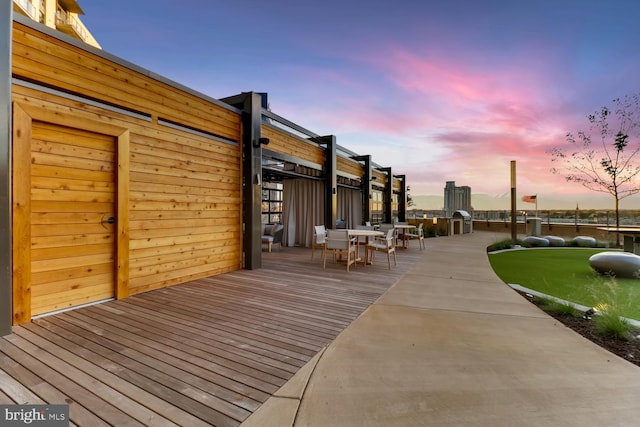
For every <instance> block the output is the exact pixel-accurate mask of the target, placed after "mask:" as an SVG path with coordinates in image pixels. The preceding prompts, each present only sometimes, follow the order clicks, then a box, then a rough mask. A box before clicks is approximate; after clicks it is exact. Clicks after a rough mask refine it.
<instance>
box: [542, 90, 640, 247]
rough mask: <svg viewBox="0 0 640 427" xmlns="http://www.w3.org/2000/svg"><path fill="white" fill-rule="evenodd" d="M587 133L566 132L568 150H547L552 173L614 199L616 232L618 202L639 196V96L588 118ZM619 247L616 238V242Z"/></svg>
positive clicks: (566, 148)
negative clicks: (632, 196)
mask: <svg viewBox="0 0 640 427" xmlns="http://www.w3.org/2000/svg"><path fill="white" fill-rule="evenodd" d="M587 119H588V121H589V129H588V131H579V132H578V133H577V134H574V133H573V132H568V133H567V135H566V141H567V143H568V146H567V147H561V148H553V149H551V150H550V153H551V157H552V159H551V161H552V163H553V167H552V168H551V172H553V173H554V174H558V175H562V176H564V178H565V179H566V180H567V181H569V182H575V183H578V184H580V185H582V186H584V187H586V188H588V189H589V190H593V191H597V192H601V193H609V194H611V195H612V196H613V197H614V199H615V209H616V228H618V229H619V228H620V208H619V206H620V200H622V199H624V198H625V197H629V196H631V195H633V194H636V193H638V192H640V184H639V183H638V182H637V177H638V174H640V158H639V157H640V156H638V152H640V135H639V132H638V131H639V130H640V123H639V122H638V120H640V95H638V94H636V95H631V96H626V97H624V98H623V99H620V98H617V99H614V100H613V107H612V109H610V108H609V107H602V108H601V109H600V110H599V111H596V112H595V113H593V114H589V115H588V116H587ZM616 241H617V243H618V245H619V244H620V238H619V236H618V237H617V238H616Z"/></svg>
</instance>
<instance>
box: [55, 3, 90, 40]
mask: <svg viewBox="0 0 640 427" xmlns="http://www.w3.org/2000/svg"><path fill="white" fill-rule="evenodd" d="M56 25H67V26H70V27H71V28H72V29H73V31H74V32H75V33H76V34H77V35H78V38H80V39H81V40H82V41H86V40H87V29H86V27H85V26H84V24H83V23H82V22H80V20H79V19H78V18H76V17H75V16H74V15H72V14H70V13H67V12H65V11H64V10H61V9H58V11H57V12H56Z"/></svg>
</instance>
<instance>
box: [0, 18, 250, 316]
mask: <svg viewBox="0 0 640 427" xmlns="http://www.w3.org/2000/svg"><path fill="white" fill-rule="evenodd" d="M13 37H14V42H13V74H14V77H18V78H24V79H28V80H30V81H32V82H34V83H36V84H40V85H42V86H49V87H56V88H59V89H61V90H68V91H72V92H74V94H75V95H76V96H80V97H82V96H86V97H89V98H92V99H93V100H96V101H99V102H105V103H109V104H114V105H118V106H122V107H126V108H129V109H134V110H136V111H138V112H140V113H142V114H146V115H149V116H150V117H151V121H146V120H142V119H139V118H136V117H133V116H131V115H126V114H120V113H118V112H113V111H110V110H108V109H104V108H101V107H99V106H95V105H91V104H86V103H84V102H82V101H78V100H74V99H66V98H63V97H59V96H56V95H55V94H51V93H47V92H46V91H40V90H37V89H32V88H27V87H24V86H21V85H13V88H12V92H13V93H12V96H13V101H14V103H15V104H16V105H20V106H21V107H24V109H25V111H27V114H31V112H30V111H32V110H33V111H38V113H37V114H38V115H39V116H40V117H39V118H38V120H39V121H42V122H43V123H56V122H57V118H58V117H61V116H63V115H64V116H67V117H68V116H71V117H75V118H77V123H72V127H75V126H76V125H77V129H78V130H80V131H82V129H85V128H86V127H87V126H89V127H90V126H94V125H89V124H90V123H92V124H96V123H97V124H104V126H114V127H118V128H119V129H124V130H125V131H126V135H127V137H126V139H122V138H121V139H122V140H123V141H126V143H124V144H123V145H122V146H120V147H119V148H118V150H119V152H120V156H121V157H120V158H119V159H118V174H117V175H118V177H120V179H117V180H116V183H115V184H116V185H117V189H118V194H117V204H118V206H119V208H118V210H119V215H118V224H117V225H118V228H117V234H118V235H117V236H116V241H117V246H118V248H119V249H120V250H123V249H124V250H126V251H127V252H126V256H125V257H119V259H118V260H117V264H118V266H117V267H118V271H117V277H118V280H117V281H118V283H117V285H118V286H119V288H118V292H116V294H117V295H119V296H127V295H130V294H136V293H139V292H143V291H147V290H150V289H155V288H160V287H164V286H168V285H172V284H176V283H182V282H185V281H188V280H192V279H196V278H201V277H206V276H211V275H215V274H219V273H223V272H228V271H233V270H237V269H239V268H241V266H242V247H241V185H240V182H241V178H240V177H241V152H240V147H239V145H234V144H228V143H225V142H220V141H218V140H215V139H212V138H207V137H205V136H200V135H195V134H193V133H191V132H186V131H183V130H180V129H174V128H172V127H167V126H163V125H161V124H159V123H158V118H162V119H165V120H171V121H174V122H177V123H179V124H182V125H185V126H187V127H192V128H197V129H198V130H201V131H204V132H209V133H212V134H216V135H220V136H222V137H224V138H228V139H230V140H233V141H239V140H240V138H241V118H240V115H239V114H238V113H237V112H235V111H232V110H230V109H226V108H224V107H222V106H220V105H218V104H217V103H215V102H210V101H207V100H206V99H203V98H198V97H197V96H195V95H193V94H190V93H186V92H183V91H180V90H179V89H177V88H175V87H171V86H169V85H167V84H165V83H163V82H160V81H157V80H154V79H152V78H150V77H148V76H145V75H144V74H140V73H138V72H136V71H134V70H131V69H128V68H126V67H124V66H122V65H119V64H117V63H115V62H111V61H109V60H107V59H105V58H103V57H100V56H98V55H95V54H92V53H90V52H87V51H84V50H82V49H79V48H77V47H74V46H71V45H67V44H65V43H64V42H62V41H60V40H58V39H55V38H53V37H50V36H47V35H43V34H41V33H39V32H37V31H35V30H33V29H32V28H30V27H26V26H24V25H21V24H20V23H17V22H14V29H13ZM25 123H28V120H27V121H26V122H25ZM94 127H95V126H94ZM29 132H30V130H29ZM107 134H109V133H107ZM123 154H124V157H123ZM18 159H19V161H21V162H23V163H24V162H26V161H29V159H28V158H25V156H24V155H23V156H22V157H21V158H18ZM27 168H29V166H27ZM13 173H14V194H24V192H23V191H22V190H21V187H20V186H21V185H22V184H21V181H20V180H21V179H24V177H22V176H21V174H24V171H22V169H21V168H15V167H14V171H13ZM122 177H125V179H122ZM24 182H25V184H26V185H28V184H29V180H24ZM21 192H22V193H21ZM27 194H28V193H27ZM21 197H23V198H24V196H21ZM22 203H23V204H22V205H20V206H15V205H14V215H15V213H16V212H17V213H18V214H19V215H23V216H24V215H25V214H26V213H25V212H24V211H25V206H26V207H27V210H30V209H31V208H32V206H31V205H32V202H31V200H29V201H28V203H27V201H24V200H23V201H22ZM19 224H20V226H21V227H24V225H23V224H22V223H19ZM42 231H43V233H44V234H45V235H43V236H39V237H40V238H43V239H46V238H48V237H47V236H46V234H47V233H46V228H43V230H42ZM49 237H52V236H49ZM23 240H24V239H23ZM24 246H25V242H21V241H18V243H17V245H16V246H15V247H14V257H22V258H23V259H25V260H27V259H28V258H29V257H30V256H31V250H30V249H29V248H25V247H24ZM19 273H20V274H19V275H18V276H19V277H21V278H26V279H28V280H29V281H30V280H31V276H30V272H19ZM14 276H15V273H14ZM19 288H20V289H21V292H22V294H21V295H14V301H18V303H17V304H18V305H19V307H14V312H22V311H23V310H25V311H26V312H25V313H22V315H21V316H20V318H19V319H15V320H16V323H20V322H24V321H28V320H29V318H30V314H31V310H30V307H29V304H28V303H25V302H24V301H22V300H23V299H25V298H28V297H29V292H30V291H31V289H30V287H29V286H28V285H24V284H21V285H20V286H19ZM21 301H22V302H21Z"/></svg>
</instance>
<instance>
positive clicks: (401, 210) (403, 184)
mask: <svg viewBox="0 0 640 427" xmlns="http://www.w3.org/2000/svg"><path fill="white" fill-rule="evenodd" d="M396 178H398V179H399V180H400V195H399V197H398V220H399V221H401V222H404V221H406V220H407V177H406V175H396Z"/></svg>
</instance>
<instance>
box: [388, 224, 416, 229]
mask: <svg viewBox="0 0 640 427" xmlns="http://www.w3.org/2000/svg"><path fill="white" fill-rule="evenodd" d="M393 226H394V228H400V229H403V228H416V226H415V225H410V224H393Z"/></svg>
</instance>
